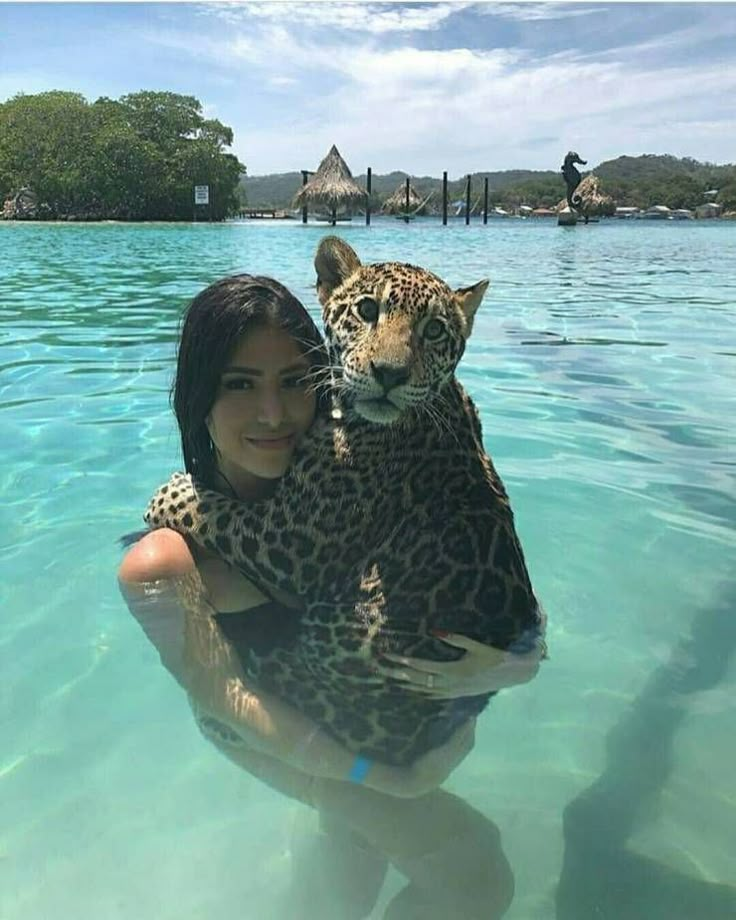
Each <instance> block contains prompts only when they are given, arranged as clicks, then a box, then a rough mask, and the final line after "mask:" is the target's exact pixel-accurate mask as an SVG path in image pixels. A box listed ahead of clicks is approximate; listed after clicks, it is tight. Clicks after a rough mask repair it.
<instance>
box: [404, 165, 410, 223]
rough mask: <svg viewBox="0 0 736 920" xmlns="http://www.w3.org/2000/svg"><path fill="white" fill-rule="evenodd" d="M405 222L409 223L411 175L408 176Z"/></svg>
mask: <svg viewBox="0 0 736 920" xmlns="http://www.w3.org/2000/svg"><path fill="white" fill-rule="evenodd" d="M404 223H405V224H408V223H409V177H408V176H407V177H406V201H405V209H404Z"/></svg>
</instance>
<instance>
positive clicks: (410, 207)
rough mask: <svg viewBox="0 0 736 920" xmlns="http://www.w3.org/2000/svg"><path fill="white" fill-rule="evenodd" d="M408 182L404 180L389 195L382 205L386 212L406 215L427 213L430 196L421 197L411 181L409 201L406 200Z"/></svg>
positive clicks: (382, 209) (401, 215)
mask: <svg viewBox="0 0 736 920" xmlns="http://www.w3.org/2000/svg"><path fill="white" fill-rule="evenodd" d="M430 197H431V196H430ZM406 198H407V196H406V182H402V183H401V185H399V186H398V187H397V188H396V191H395V192H394V193H393V195H391V196H390V197H388V198H387V199H386V200H385V201H384V202H383V205H382V206H381V211H382V212H383V213H384V214H397V215H399V216H400V217H404V216H405V215H406V214H407V213H409V214H412V215H413V214H426V213H427V202H428V200H429V198H420V197H419V193H418V192H417V190H416V189H415V188H414V186H413V185H412V184H411V183H409V201H408V204H407V200H406Z"/></svg>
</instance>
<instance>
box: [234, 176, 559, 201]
mask: <svg viewBox="0 0 736 920" xmlns="http://www.w3.org/2000/svg"><path fill="white" fill-rule="evenodd" d="M406 176H407V174H406V173H405V172H399V171H395V172H390V173H385V174H383V175H376V174H375V173H374V174H373V175H372V176H371V191H372V194H373V196H374V197H375V198H376V199H378V200H379V201H385V199H386V198H388V197H389V195H392V194H393V193H394V192H395V191H396V189H397V188H398V187H399V185H401V184H403V183H404V182H405V181H406ZM486 176H488V184H489V188H491V189H493V190H494V191H500V190H502V189H504V188H508V187H509V186H513V185H516V184H517V183H519V182H525V181H529V180H538V179H543V180H547V181H549V180H552V181H555V180H556V181H558V182H559V184H560V187H561V188H562V189H563V190H564V183H563V182H562V178H561V177H560V176H559V174H558V173H556V172H554V171H551V170H544V171H541V170H531V169H508V170H504V171H502V172H489V173H485V172H484V173H473V174H472V176H471V187H472V188H473V190H474V191H473V197H474V198H475V197H477V195H478V194H480V193H482V190H483V181H484V179H485V177H486ZM354 178H355V181H356V182H357V183H358V185H362V186H363V187H365V184H366V174H365V173H361V174H360V175H357V176H355V177H354ZM301 184H302V176H301V173H298V172H289V173H272V174H270V175H266V176H246V177H244V178H243V179H241V181H240V186H241V188H242V189H243V190H244V192H245V196H246V200H247V202H248V207H250V208H290V207H291V206H292V205H291V202H292V201H293V198H294V195H296V193H297V192H298V191H299V189H300V188H301ZM411 184H412V186H413V187H414V188H415V189H416V190H417V192H418V193H419V195H422V196H426V195H428V194H429V193H430V191H432V190H434V191H435V192H436V193H438V194H441V191H442V177H441V176H440V177H437V178H435V177H434V176H411ZM464 189H465V176H462V177H460V178H450V179H449V181H448V190H449V194H450V197H451V198H457V197H458V196H459V195H462V194H463V190H464Z"/></svg>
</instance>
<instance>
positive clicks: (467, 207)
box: [465, 173, 470, 227]
mask: <svg viewBox="0 0 736 920" xmlns="http://www.w3.org/2000/svg"><path fill="white" fill-rule="evenodd" d="M469 223H470V173H468V184H467V185H466V186H465V226H466V227H467V226H468V224H469Z"/></svg>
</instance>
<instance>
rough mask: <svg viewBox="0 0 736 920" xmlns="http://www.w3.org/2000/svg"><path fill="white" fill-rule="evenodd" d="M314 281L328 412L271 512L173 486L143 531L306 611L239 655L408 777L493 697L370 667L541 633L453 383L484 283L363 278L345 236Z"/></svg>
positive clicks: (468, 412)
mask: <svg viewBox="0 0 736 920" xmlns="http://www.w3.org/2000/svg"><path fill="white" fill-rule="evenodd" d="M315 267H316V270H317V278H318V282H317V285H318V294H319V298H320V301H321V303H322V305H323V318H324V327H325V333H326V337H327V344H328V349H329V353H330V366H331V368H332V374H333V378H332V381H331V394H332V395H331V399H332V411H331V413H329V414H328V415H327V417H325V418H320V419H318V420H317V421H316V422H315V423H314V425H313V426H312V428H311V429H310V431H309V433H308V434H307V435H306V436H305V437H304V438H303V439H302V441H301V443H300V444H299V446H298V447H297V450H296V452H295V455H294V458H293V461H292V465H291V467H290V469H289V471H288V472H287V473H286V475H285V476H284V477H283V478H282V479H281V480H280V481H279V484H278V486H277V491H276V494H275V496H274V497H272V498H270V499H268V500H267V501H262V502H258V503H256V504H251V505H246V504H243V503H239V502H237V501H234V500H231V499H229V498H225V497H223V496H222V495H220V494H218V493H215V492H213V491H210V490H207V489H203V488H200V487H199V486H198V485H197V484H196V483H195V482H193V481H192V479H191V477H189V476H183V475H181V474H177V475H175V476H174V477H173V479H172V480H171V481H170V482H169V483H168V484H167V485H166V486H164V487H163V488H161V489H160V490H159V491H158V493H157V494H156V495H155V496H154V498H153V500H152V501H151V504H150V505H149V509H148V511H147V513H146V520H147V521H148V523H149V524H150V525H151V526H152V527H171V528H173V529H175V530H178V531H179V532H180V533H182V534H185V535H187V536H188V537H191V539H193V540H194V541H195V542H196V543H198V544H200V545H202V546H204V547H207V548H208V549H210V550H214V551H215V552H216V553H218V555H220V556H221V557H222V558H223V559H225V560H226V561H227V562H229V563H231V564H232V565H234V566H236V567H238V568H239V569H241V570H242V571H243V572H244V573H245V574H246V575H247V576H248V577H249V578H251V579H253V580H255V581H256V582H257V583H258V584H261V585H263V586H264V587H265V588H266V589H269V588H276V589H283V590H286V591H288V592H290V593H292V594H296V595H298V596H299V597H301V598H302V600H303V605H304V608H303V611H302V612H301V613H300V615H299V618H298V626H297V628H296V631H294V630H291V631H290V634H289V639H288V640H284V642H283V643H282V644H279V645H276V646H272V647H269V648H267V649H262V648H253V647H250V648H249V647H241V648H239V649H238V651H239V653H240V655H241V659H242V661H243V664H244V666H245V669H246V672H247V673H248V674H249V676H250V677H251V678H253V679H254V680H255V681H256V682H257V683H258V684H260V685H261V686H263V687H264V688H266V689H267V690H270V691H272V692H276V693H278V694H279V695H280V696H281V697H282V698H284V699H286V700H288V701H289V702H290V703H291V704H293V705H294V706H296V707H297V708H298V709H300V710H302V711H303V712H304V713H306V714H307V715H308V716H310V717H311V718H312V719H314V720H316V721H317V722H318V723H319V724H320V725H322V726H323V727H324V728H325V729H326V730H328V731H329V732H330V733H331V734H332V735H333V736H334V737H335V738H336V739H338V740H339V741H341V742H342V743H343V744H345V745H346V746H347V747H349V748H350V749H352V750H353V751H355V752H356V753H357V752H359V753H361V754H364V755H366V756H369V757H374V758H377V759H379V760H382V761H384V762H388V763H395V764H407V763H411V762H412V761H413V760H415V759H416V758H417V757H418V756H419V755H420V754H422V753H424V752H425V751H427V750H429V749H430V748H432V747H435V746H437V745H439V744H441V743H443V742H444V741H446V740H447V739H448V738H449V736H450V735H451V734H452V732H453V731H454V730H455V729H456V728H457V727H458V726H459V725H460V723H461V722H463V721H464V720H465V719H467V718H468V717H469V716H473V715H477V714H478V713H479V712H481V711H482V710H483V708H484V707H485V706H486V704H487V702H488V699H489V696H490V695H491V694H486V695H483V696H474V697H466V698H462V699H457V700H449V701H442V700H436V699H431V698H424V697H422V696H420V695H418V694H416V693H411V692H409V691H406V690H405V689H403V688H402V687H401V686H400V684H399V683H398V682H392V681H387V680H386V679H384V678H382V677H379V676H377V675H376V673H375V671H374V668H373V663H374V662H375V660H377V659H378V658H379V657H380V656H381V655H382V654H383V653H384V652H386V651H392V652H397V653H401V654H406V655H416V656H419V657H425V658H433V659H435V660H451V659H455V658H458V657H460V656H461V655H462V654H464V653H463V652H461V651H460V650H458V649H455V648H451V647H449V646H448V645H447V644H446V643H443V642H440V641H439V640H437V639H436V638H434V637H433V636H432V634H431V631H432V630H447V631H452V632H458V633H464V634H465V635H467V636H470V637H472V638H475V639H477V640H479V641H482V642H486V643H490V644H493V645H496V646H500V647H501V648H507V647H509V646H510V645H512V644H513V643H514V642H517V641H519V640H520V639H523V638H524V637H528V636H532V635H535V634H536V633H538V632H539V631H540V630H541V628H542V617H541V613H540V609H539V606H538V604H537V601H536V599H535V596H534V593H533V590H532V586H531V583H530V580H529V576H528V574H527V570H526V565H525V562H524V556H523V553H522V550H521V547H520V545H519V540H518V538H517V535H516V532H515V529H514V520H513V515H512V512H511V508H510V506H509V501H508V498H507V495H506V492H505V490H504V487H503V484H502V482H501V479H500V478H499V476H498V474H497V473H496V471H495V469H494V467H493V464H492V462H491V460H490V458H489V457H488V456H487V455H486V453H485V451H484V450H483V444H482V440H481V426H480V421H479V418H478V415H477V412H476V410H475V408H474V406H473V404H472V402H471V400H470V399H469V398H468V396H467V395H466V394H465V392H464V391H463V389H462V387H461V386H460V384H459V383H458V382H457V380H456V379H455V368H456V367H457V364H458V362H459V361H460V358H461V357H462V354H463V351H464V348H465V343H466V341H467V339H468V336H469V335H470V331H471V328H472V325H473V317H474V315H475V312H476V310H477V309H478V306H479V305H480V302H481V300H482V298H483V295H484V294H485V291H486V288H487V286H488V283H487V282H486V281H481V282H479V283H478V284H476V285H474V286H473V287H469V288H461V289H459V290H456V291H453V290H451V289H450V288H449V287H448V286H447V285H446V284H445V283H444V282H443V281H441V280H440V279H439V278H438V277H437V276H435V275H433V274H431V273H430V272H428V271H426V270H424V269H422V268H417V267H416V266H412V265H404V264H401V263H397V262H386V263H381V264H377V265H363V264H361V262H360V260H359V259H358V256H357V255H356V254H355V252H354V251H353V250H352V249H351V248H350V246H348V245H347V244H346V243H345V242H343V241H341V240H340V239H338V238H336V237H327V238H326V239H324V240H323V241H322V242H321V244H320V246H319V249H318V251H317V254H316V258H315Z"/></svg>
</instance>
